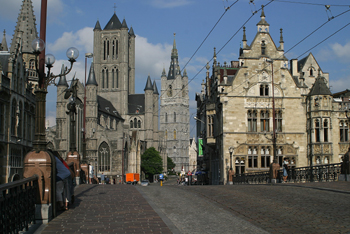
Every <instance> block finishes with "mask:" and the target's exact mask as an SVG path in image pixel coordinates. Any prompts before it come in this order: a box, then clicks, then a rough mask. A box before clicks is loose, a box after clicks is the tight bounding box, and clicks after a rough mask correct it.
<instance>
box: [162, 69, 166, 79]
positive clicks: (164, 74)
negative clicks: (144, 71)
mask: <svg viewBox="0 0 350 234" xmlns="http://www.w3.org/2000/svg"><path fill="white" fill-rule="evenodd" d="M162 77H166V72H165V68H164V67H163V72H162Z"/></svg>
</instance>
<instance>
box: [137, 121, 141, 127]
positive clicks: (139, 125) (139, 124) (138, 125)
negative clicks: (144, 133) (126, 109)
mask: <svg viewBox="0 0 350 234" xmlns="http://www.w3.org/2000/svg"><path fill="white" fill-rule="evenodd" d="M137 127H138V128H141V120H138V121H137Z"/></svg>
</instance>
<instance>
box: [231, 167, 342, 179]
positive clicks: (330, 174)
mask: <svg viewBox="0 0 350 234" xmlns="http://www.w3.org/2000/svg"><path fill="white" fill-rule="evenodd" d="M340 171H341V163H336V164H325V165H317V166H312V167H294V168H291V169H289V170H288V177H287V181H288V182H291V183H304V182H329V181H337V180H338V177H339V175H340ZM277 178H278V179H279V180H278V181H277V182H282V181H283V172H282V170H279V171H278V176H277ZM232 179H233V180H232V181H233V183H234V184H267V183H270V172H255V173H244V174H238V175H233V178H232Z"/></svg>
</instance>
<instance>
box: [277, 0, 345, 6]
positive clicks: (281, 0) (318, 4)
mask: <svg viewBox="0 0 350 234" xmlns="http://www.w3.org/2000/svg"><path fill="white" fill-rule="evenodd" d="M274 1H275V2H284V3H294V4H303V5H314V6H324V5H326V4H322V3H310V2H296V1H288V0H274ZM333 1H334V0H333ZM329 5H331V6H335V7H350V5H339V4H329Z"/></svg>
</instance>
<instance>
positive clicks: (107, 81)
mask: <svg viewBox="0 0 350 234" xmlns="http://www.w3.org/2000/svg"><path fill="white" fill-rule="evenodd" d="M105 78H106V85H105V87H106V88H107V89H108V86H109V85H108V83H109V80H108V69H106V76H105Z"/></svg>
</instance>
